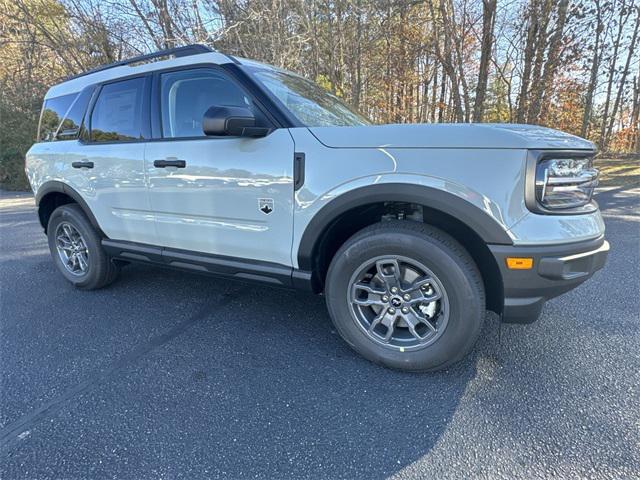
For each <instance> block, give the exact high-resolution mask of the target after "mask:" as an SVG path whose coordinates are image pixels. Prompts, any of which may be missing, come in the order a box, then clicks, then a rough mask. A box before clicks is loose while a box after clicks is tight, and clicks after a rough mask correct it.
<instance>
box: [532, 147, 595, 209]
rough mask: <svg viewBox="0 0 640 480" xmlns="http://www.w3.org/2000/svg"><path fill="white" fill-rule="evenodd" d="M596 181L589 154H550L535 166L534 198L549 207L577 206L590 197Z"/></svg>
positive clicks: (584, 202) (589, 199)
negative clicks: (564, 156) (580, 156)
mask: <svg viewBox="0 0 640 480" xmlns="http://www.w3.org/2000/svg"><path fill="white" fill-rule="evenodd" d="M597 185H598V170H596V169H595V168H593V167H592V158H590V157H586V158H550V159H545V160H542V161H541V162H540V163H538V165H537V167H536V198H537V200H538V203H539V204H540V205H541V206H542V207H544V208H546V209H549V210H561V209H567V208H577V207H582V206H584V205H586V204H588V203H589V202H590V201H591V196H592V195H593V190H594V189H595V188H596V186H597Z"/></svg>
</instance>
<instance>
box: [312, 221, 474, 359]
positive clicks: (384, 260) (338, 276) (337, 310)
mask: <svg viewBox="0 0 640 480" xmlns="http://www.w3.org/2000/svg"><path fill="white" fill-rule="evenodd" d="M325 293H326V297H327V306H328V308H329V312H330V314H331V317H332V319H333V322H334V324H335V326H336V329H337V330H338V332H339V333H340V334H341V336H342V337H343V338H344V339H345V340H346V341H347V343H349V345H351V346H352V347H353V348H354V349H355V350H357V351H358V352H359V353H361V354H362V355H363V356H364V357H366V358H368V359H369V360H372V361H374V362H377V363H381V364H383V365H386V366H388V367H392V368H400V369H404V370H414V371H415V370H419V371H424V370H438V369H440V368H444V367H446V366H448V365H450V364H452V363H454V362H456V361H458V360H460V359H461V358H462V357H464V356H465V355H466V354H467V353H468V352H469V351H470V350H471V348H472V347H473V345H474V343H475V341H476V339H477V337H478V334H479V333H480V330H481V327H482V323H483V320H484V315H485V299H484V289H483V284H482V278H481V276H480V273H479V272H478V269H477V267H476V265H475V262H474V261H473V259H472V258H471V257H470V256H469V254H468V253H467V251H466V250H465V249H464V248H463V247H462V246H461V245H460V244H458V243H457V242H456V241H455V240H454V239H453V238H452V237H450V236H449V235H447V234H446V233H444V232H442V231H441V230H438V229H436V228H434V227H431V226H429V225H425V224H421V223H417V222H410V221H390V222H384V223H379V224H376V225H372V226H370V227H367V228H365V229H364V230H362V231H360V232H358V233H357V234H355V235H354V236H353V237H352V238H350V239H349V240H348V241H347V242H346V243H345V244H344V245H343V246H342V247H341V248H340V250H339V251H338V252H337V253H336V255H335V256H334V258H333V261H332V262H331V265H330V267H329V271H328V274H327V282H326V288H325Z"/></svg>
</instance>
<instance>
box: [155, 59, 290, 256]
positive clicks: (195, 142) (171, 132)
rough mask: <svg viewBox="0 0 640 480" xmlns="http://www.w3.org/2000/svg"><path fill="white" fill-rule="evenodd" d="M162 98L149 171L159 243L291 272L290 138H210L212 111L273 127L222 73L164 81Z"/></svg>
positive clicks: (177, 75)
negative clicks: (237, 112) (238, 113)
mask: <svg viewBox="0 0 640 480" xmlns="http://www.w3.org/2000/svg"><path fill="white" fill-rule="evenodd" d="M154 97H155V98H153V101H154V102H158V103H157V105H159V110H160V111H159V112H157V115H158V117H159V121H158V123H159V127H160V128H159V130H160V132H158V133H157V136H159V137H160V138H159V139H157V140H154V141H152V142H149V143H147V145H146V150H145V168H146V171H147V178H148V185H149V198H150V201H151V208H152V210H153V212H154V218H155V222H156V231H157V236H158V239H157V242H156V243H157V244H158V245H161V246H164V247H170V248H176V249H182V250H189V251H193V252H202V253H209V254H216V255H222V256H228V257H240V258H242V259H247V260H259V261H268V262H275V263H279V264H282V265H291V241H292V239H291V237H292V231H293V155H294V143H293V139H292V137H291V135H290V134H289V131H288V130H286V129H276V130H274V131H273V132H272V133H271V134H269V135H267V136H266V137H264V138H240V137H206V136H204V133H203V132H202V118H203V115H204V113H205V111H206V110H207V109H208V108H209V107H212V106H221V105H227V106H244V107H249V108H252V109H253V110H254V113H255V114H256V117H257V118H258V119H259V120H260V121H266V119H264V118H261V117H260V112H259V111H258V109H257V107H255V106H254V105H253V102H252V100H251V98H250V96H249V95H248V94H247V93H246V92H245V91H244V90H243V89H242V88H241V87H240V86H238V85H237V84H236V83H235V82H234V81H233V80H232V79H231V78H229V77H228V76H227V75H226V74H225V73H224V72H223V71H221V70H220V69H217V68H215V67H199V68H193V69H189V70H184V69H183V70H176V71H170V72H164V73H158V74H157V75H156V79H154ZM158 97H159V98H158ZM154 136H156V132H155V131H154Z"/></svg>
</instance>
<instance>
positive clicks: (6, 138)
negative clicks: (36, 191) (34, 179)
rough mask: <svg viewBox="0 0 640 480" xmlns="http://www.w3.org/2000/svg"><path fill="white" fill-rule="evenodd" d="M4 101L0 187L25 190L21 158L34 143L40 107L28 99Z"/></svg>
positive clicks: (0, 108)
mask: <svg viewBox="0 0 640 480" xmlns="http://www.w3.org/2000/svg"><path fill="white" fill-rule="evenodd" d="M0 86H2V85H0ZM5 91H6V90H4V89H3V92H5ZM7 100H8V99H7V96H6V95H4V94H3V95H2V96H1V97H0V187H2V188H5V189H9V190H28V189H29V183H28V182H27V177H26V175H25V173H24V156H25V154H26V153H27V150H28V149H29V147H30V146H31V144H32V143H33V142H34V140H35V136H36V129H37V125H38V113H37V112H38V108H39V107H38V106H37V103H34V99H30V98H21V99H13V101H12V102H8V101H7ZM17 101H19V102H17ZM16 103H18V104H17V105H16Z"/></svg>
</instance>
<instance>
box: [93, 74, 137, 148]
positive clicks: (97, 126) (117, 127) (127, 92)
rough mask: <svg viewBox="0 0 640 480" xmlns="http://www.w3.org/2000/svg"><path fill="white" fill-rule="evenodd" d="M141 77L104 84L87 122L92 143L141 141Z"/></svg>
mask: <svg viewBox="0 0 640 480" xmlns="http://www.w3.org/2000/svg"><path fill="white" fill-rule="evenodd" d="M144 82H145V79H144V78H134V79H131V80H124V81H122V82H117V83H109V84H107V85H104V86H103V87H102V89H101V90H100V94H99V95H98V99H97V100H96V103H95V106H94V107H93V111H92V112H91V121H90V139H91V141H92V142H126V141H130V140H139V139H141V138H143V131H142V127H143V126H142V111H143V105H142V103H143V97H144Z"/></svg>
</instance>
